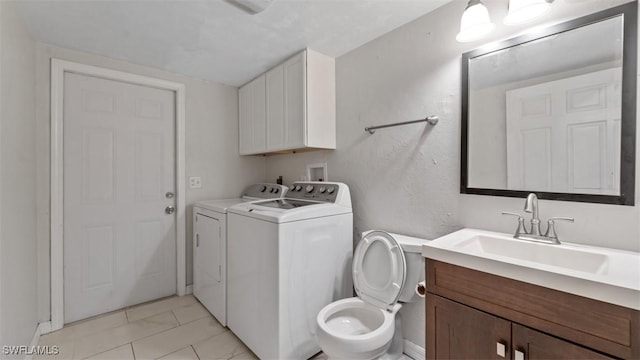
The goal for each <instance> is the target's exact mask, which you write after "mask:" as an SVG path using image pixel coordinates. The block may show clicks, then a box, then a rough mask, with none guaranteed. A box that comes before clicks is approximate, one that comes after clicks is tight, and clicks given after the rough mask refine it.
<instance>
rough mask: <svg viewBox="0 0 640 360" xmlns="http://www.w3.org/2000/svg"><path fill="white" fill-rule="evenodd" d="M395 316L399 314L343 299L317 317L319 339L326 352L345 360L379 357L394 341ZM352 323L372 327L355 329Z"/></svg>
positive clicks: (355, 299)
mask: <svg viewBox="0 0 640 360" xmlns="http://www.w3.org/2000/svg"><path fill="white" fill-rule="evenodd" d="M398 310H399V309H398ZM395 317H396V311H394V312H389V311H386V310H384V309H380V308H378V307H377V306H374V305H371V304H369V303H367V302H365V301H363V300H362V299H360V298H357V297H354V298H348V299H342V300H338V301H336V302H333V303H331V304H329V305H327V306H325V307H324V308H323V309H322V310H320V313H318V316H317V318H316V322H317V324H318V332H317V334H316V336H317V337H318V341H319V343H320V347H321V348H322V351H324V352H325V353H326V354H329V355H330V356H333V357H336V358H343V359H361V358H363V359H371V358H376V357H378V356H380V355H381V354H383V353H384V352H385V350H386V349H387V348H388V346H389V343H390V342H391V339H392V338H393V334H394V330H395V327H394V323H395ZM365 318H368V320H367V319H365ZM352 322H353V323H359V322H368V324H367V325H369V326H368V329H366V330H365V329H363V328H362V327H361V328H360V329H353V328H352V327H351V324H350V323H352ZM343 325H346V326H347V328H346V329H345V326H343ZM354 330H355V331H354ZM359 330H364V331H359Z"/></svg>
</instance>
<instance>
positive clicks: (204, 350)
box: [193, 330, 253, 360]
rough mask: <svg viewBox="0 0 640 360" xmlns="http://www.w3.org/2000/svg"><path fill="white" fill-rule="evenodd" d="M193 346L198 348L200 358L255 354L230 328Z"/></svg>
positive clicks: (229, 357)
mask: <svg viewBox="0 0 640 360" xmlns="http://www.w3.org/2000/svg"><path fill="white" fill-rule="evenodd" d="M193 348H194V349H195V350H196V354H198V357H199V358H200V360H205V359H207V360H208V359H212V360H213V359H238V358H239V356H240V355H243V356H244V357H243V358H244V359H246V358H251V357H249V356H253V354H252V353H251V352H250V351H249V349H248V348H247V347H246V346H245V345H244V344H243V343H242V342H241V341H240V340H239V339H238V338H237V337H236V336H235V335H234V334H233V333H232V332H231V331H229V330H226V331H225V332H223V333H222V334H219V335H216V336H214V337H212V338H209V339H206V340H204V341H201V342H198V343H195V344H194V345H193ZM249 354H250V355H249Z"/></svg>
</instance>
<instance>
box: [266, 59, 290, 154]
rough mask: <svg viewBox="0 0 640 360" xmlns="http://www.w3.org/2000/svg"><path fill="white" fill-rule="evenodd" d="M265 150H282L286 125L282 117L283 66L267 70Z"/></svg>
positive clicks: (284, 146)
mask: <svg viewBox="0 0 640 360" xmlns="http://www.w3.org/2000/svg"><path fill="white" fill-rule="evenodd" d="M266 76H267V78H266V82H267V151H277V150H284V149H286V148H287V146H286V125H285V118H284V66H283V65H279V66H276V67H275V68H273V69H271V70H270V71H269V72H267V75H266Z"/></svg>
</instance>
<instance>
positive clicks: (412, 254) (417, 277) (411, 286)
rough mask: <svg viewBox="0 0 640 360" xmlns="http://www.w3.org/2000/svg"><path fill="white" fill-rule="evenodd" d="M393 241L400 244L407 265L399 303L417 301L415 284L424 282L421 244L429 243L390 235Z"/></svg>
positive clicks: (410, 237) (413, 238)
mask: <svg viewBox="0 0 640 360" xmlns="http://www.w3.org/2000/svg"><path fill="white" fill-rule="evenodd" d="M389 235H391V236H393V238H394V239H396V241H397V242H398V244H400V246H401V247H402V250H403V251H404V258H405V261H406V263H407V275H406V277H405V281H404V287H403V288H402V293H401V294H400V301H402V302H414V301H416V300H417V299H419V297H418V294H416V291H415V289H416V284H418V283H419V282H420V281H423V280H424V257H422V244H424V243H425V242H427V241H429V240H427V239H421V238H416V237H412V236H406V235H399V234H392V233H389Z"/></svg>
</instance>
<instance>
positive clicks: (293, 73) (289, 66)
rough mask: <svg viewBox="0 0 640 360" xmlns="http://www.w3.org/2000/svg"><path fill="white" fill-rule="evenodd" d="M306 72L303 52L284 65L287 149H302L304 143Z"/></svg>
mask: <svg viewBox="0 0 640 360" xmlns="http://www.w3.org/2000/svg"><path fill="white" fill-rule="evenodd" d="M306 72H307V66H306V53H304V52H303V53H300V54H298V55H296V56H294V57H293V58H291V59H289V60H287V61H286V62H285V63H284V119H285V129H286V145H287V148H288V149H295V148H301V147H304V146H305V142H306V131H307V129H306V121H307V112H306V109H307V105H306V99H307V94H306V91H307V78H306Z"/></svg>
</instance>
